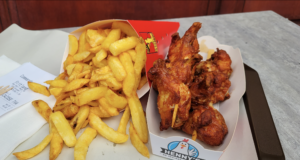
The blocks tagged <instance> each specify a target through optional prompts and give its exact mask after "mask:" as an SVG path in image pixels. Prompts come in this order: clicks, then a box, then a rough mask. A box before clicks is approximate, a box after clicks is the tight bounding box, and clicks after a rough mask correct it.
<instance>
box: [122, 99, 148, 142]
mask: <svg viewBox="0 0 300 160" xmlns="http://www.w3.org/2000/svg"><path fill="white" fill-rule="evenodd" d="M127 100H128V105H129V108H130V113H131V117H132V123H133V125H134V126H135V130H136V132H137V135H138V136H139V138H140V139H141V141H142V142H144V143H147V142H148V128H147V124H146V117H145V114H144V111H143V107H142V104H141V102H140V100H139V98H138V97H137V95H136V94H133V95H132V97H127Z"/></svg>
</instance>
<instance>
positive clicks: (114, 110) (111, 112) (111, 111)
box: [99, 98, 119, 117]
mask: <svg viewBox="0 0 300 160" xmlns="http://www.w3.org/2000/svg"><path fill="white" fill-rule="evenodd" d="M99 103H100V106H99V107H100V110H101V109H104V110H105V111H106V112H107V113H108V114H109V115H110V116H116V115H119V112H118V109H117V108H114V107H112V106H111V105H109V103H108V101H107V99H106V98H101V99H99ZM99 117H100V116H99Z"/></svg>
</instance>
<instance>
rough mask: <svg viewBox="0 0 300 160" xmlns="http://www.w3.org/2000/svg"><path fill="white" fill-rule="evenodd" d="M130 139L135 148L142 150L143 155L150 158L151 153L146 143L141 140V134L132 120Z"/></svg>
mask: <svg viewBox="0 0 300 160" xmlns="http://www.w3.org/2000/svg"><path fill="white" fill-rule="evenodd" d="M129 134H130V141H131V144H132V145H133V146H134V147H135V149H136V150H137V151H138V152H140V153H141V154H142V155H143V156H145V157H147V158H150V154H149V151H148V148H147V147H146V145H145V144H144V143H143V142H142V141H141V140H140V138H139V136H138V135H137V133H136V130H135V129H134V127H133V124H132V123H131V122H130V127H129Z"/></svg>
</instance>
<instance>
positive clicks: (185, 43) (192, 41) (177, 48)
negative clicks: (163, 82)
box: [166, 22, 202, 84]
mask: <svg viewBox="0 0 300 160" xmlns="http://www.w3.org/2000/svg"><path fill="white" fill-rule="evenodd" d="M200 28H201V23H199V22H195V23H193V25H192V26H191V27H190V28H189V29H188V30H187V31H186V32H185V34H184V36H183V37H182V38H181V39H180V36H179V34H178V33H175V34H173V35H172V42H171V45H170V49H169V53H168V58H167V60H166V62H167V64H166V65H167V68H170V69H171V73H172V74H173V75H174V76H175V77H177V78H178V79H179V80H180V81H181V82H183V83H184V84H189V82H190V81H191V80H192V75H193V74H192V70H193V67H194V66H195V65H196V64H197V63H198V62H200V61H201V60H202V57H201V55H199V54H198V52H199V44H198V40H197V33H198V31H199V29H200Z"/></svg>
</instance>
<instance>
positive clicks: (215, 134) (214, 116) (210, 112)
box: [182, 103, 228, 146]
mask: <svg viewBox="0 0 300 160" xmlns="http://www.w3.org/2000/svg"><path fill="white" fill-rule="evenodd" d="M193 108H196V109H194V110H193V112H192V113H191V114H190V118H189V121H187V122H186V123H185V124H184V125H183V127H182V130H183V131H184V132H186V133H187V134H192V133H193V131H194V130H196V131H197V138H198V139H199V140H200V141H203V142H205V143H206V144H209V145H212V146H218V145H220V144H222V142H223V139H224V137H225V136H226V134H227V133H228V129H227V126H226V123H225V120H224V118H223V116H222V115H221V114H220V112H219V111H218V110H216V109H214V108H213V107H212V104H211V103H210V104H209V105H208V106H204V105H199V106H194V107H193Z"/></svg>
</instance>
